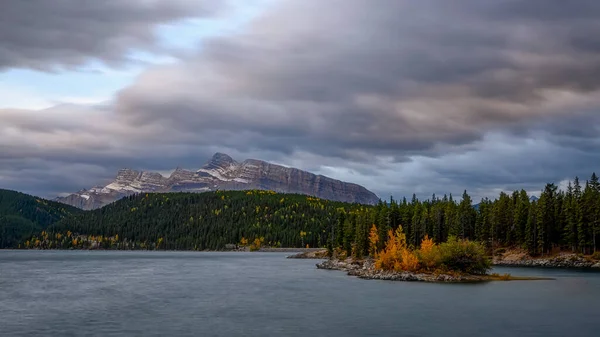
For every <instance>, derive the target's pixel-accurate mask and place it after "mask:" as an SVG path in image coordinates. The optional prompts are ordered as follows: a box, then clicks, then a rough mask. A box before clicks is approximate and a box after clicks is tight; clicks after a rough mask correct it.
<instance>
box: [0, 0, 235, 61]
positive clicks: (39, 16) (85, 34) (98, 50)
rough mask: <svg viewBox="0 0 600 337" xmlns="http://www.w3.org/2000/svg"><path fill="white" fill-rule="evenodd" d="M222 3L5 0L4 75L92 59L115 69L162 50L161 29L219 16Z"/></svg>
mask: <svg viewBox="0 0 600 337" xmlns="http://www.w3.org/2000/svg"><path fill="white" fill-rule="evenodd" d="M222 4H223V2H222V1H204V0H198V1H189V0H153V1H145V0H128V1H121V0H102V1H95V0H59V1H45V0H3V1H1V2H0V32H2V33H0V36H1V39H0V41H1V42H0V71H1V70H3V69H7V68H13V67H18V68H33V69H40V70H54V69H57V68H62V67H73V66H78V65H82V64H84V63H86V62H88V61H90V60H92V59H99V60H102V61H105V62H107V63H111V64H118V63H120V62H122V61H124V60H127V58H128V53H129V52H131V51H134V50H136V49H144V50H148V49H150V50H157V49H156V48H157V47H156V37H155V34H154V30H155V29H156V28H157V26H158V25H160V24H166V23H171V22H174V21H177V20H180V19H185V18H190V17H197V16H206V15H211V14H214V13H215V11H216V10H217V9H218V8H219V7H221V6H222Z"/></svg>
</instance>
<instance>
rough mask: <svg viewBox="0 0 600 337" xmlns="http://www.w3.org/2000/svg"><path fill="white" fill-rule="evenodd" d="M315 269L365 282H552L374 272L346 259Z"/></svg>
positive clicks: (369, 266)
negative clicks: (329, 271)
mask: <svg viewBox="0 0 600 337" xmlns="http://www.w3.org/2000/svg"><path fill="white" fill-rule="evenodd" d="M316 266H317V269H325V270H339V271H344V272H346V273H347V275H349V276H356V277H358V278H360V279H365V280H384V281H405V282H430V283H481V282H492V281H541V280H554V279H553V278H546V277H527V276H511V275H509V274H507V275H498V274H486V275H464V274H450V273H448V274H442V273H441V274H435V273H423V272H408V271H402V272H397V271H382V270H376V269H375V267H374V266H373V261H372V260H370V259H369V260H360V261H354V260H351V259H347V260H344V261H341V260H326V261H323V262H320V263H317V264H316Z"/></svg>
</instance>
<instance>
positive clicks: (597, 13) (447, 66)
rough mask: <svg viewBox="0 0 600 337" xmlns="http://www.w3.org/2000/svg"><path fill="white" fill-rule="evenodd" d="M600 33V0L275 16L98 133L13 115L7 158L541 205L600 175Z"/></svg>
mask: <svg viewBox="0 0 600 337" xmlns="http://www.w3.org/2000/svg"><path fill="white" fill-rule="evenodd" d="M598 19H600V8H599V6H598V5H597V4H596V2H595V1H581V2H565V1H554V0H551V1H543V2H542V1H537V0H534V1H513V0H501V1H479V0H466V1H455V0H450V1H446V0H444V1H442V0H424V1H418V2H417V1H397V0H379V1H377V5H376V6H375V5H374V4H373V2H372V1H367V0H330V1H300V0H295V1H294V0H290V1H285V2H276V3H275V4H274V5H273V7H272V8H269V10H268V11H267V12H265V13H264V15H262V16H261V17H259V18H257V19H256V20H254V21H253V22H251V24H250V25H249V26H248V27H246V29H244V30H243V31H242V32H240V33H239V34H236V35H229V36H221V37H217V38H213V39H212V40H208V41H204V43H203V46H202V49H201V50H199V51H198V52H197V53H196V54H195V55H191V56H189V57H187V58H184V59H182V60H180V62H178V63H176V64H171V65H164V66H160V67H154V68H152V69H149V70H147V71H146V72H144V73H143V74H142V75H141V76H140V77H139V78H138V80H137V81H136V82H135V83H134V84H133V85H131V86H130V87H128V88H125V89H124V90H122V91H121V92H120V93H119V94H118V95H117V97H116V98H115V102H114V105H112V106H111V107H110V109H108V111H107V110H94V111H92V112H88V115H89V116H92V117H93V118H91V119H86V120H77V119H73V118H70V117H71V116H74V115H75V114H76V113H78V112H76V111H69V110H68V109H70V108H68V107H57V108H55V110H53V111H52V112H51V113H50V114H48V115H51V116H53V117H51V118H50V117H47V120H46V123H43V124H41V123H38V122H37V120H36V118H39V116H40V115H39V113H40V112H30V115H28V114H23V113H21V112H15V111H7V110H5V111H0V116H2V118H3V121H4V120H6V121H8V122H7V123H9V124H10V125H11V126H12V127H8V128H5V129H4V133H3V129H2V126H0V147H2V146H3V145H4V146H7V144H13V147H12V148H11V150H7V151H2V152H3V153H2V154H0V160H5V163H8V162H9V161H10V162H11V163H12V164H5V165H8V167H10V165H17V164H15V163H19V164H18V165H21V166H22V167H24V168H26V167H30V166H28V165H29V164H31V163H29V162H23V161H22V159H23V157H30V158H41V159H43V161H44V162H43V163H42V164H40V165H45V166H48V167H49V168H52V167H54V166H55V165H58V163H63V164H64V165H80V166H77V167H88V168H89V169H88V171H89V174H88V173H86V177H88V176H89V177H92V176H97V177H98V180H101V179H100V177H102V179H105V178H108V173H106V174H104V173H102V174H100V173H99V172H98V171H97V168H98V167H101V168H106V169H107V171H110V170H112V169H113V168H114V169H116V168H118V167H123V166H129V167H135V168H138V169H153V170H166V169H169V168H173V167H175V166H176V165H181V166H184V167H189V168H194V167H198V166H200V165H201V164H202V162H203V161H204V160H206V159H207V158H208V157H209V155H210V154H211V153H212V152H215V151H223V152H228V153H230V154H232V155H233V156H234V157H236V158H239V159H244V158H248V157H253V158H261V159H266V160H272V161H275V162H278V163H282V164H286V165H291V166H296V167H300V168H304V169H309V170H311V171H314V172H317V173H323V174H327V175H331V176H334V177H337V178H340V179H347V180H351V181H355V182H357V183H361V184H364V185H365V186H366V187H368V188H371V189H373V190H375V191H376V192H377V193H379V194H380V195H382V196H386V195H389V194H391V193H394V194H396V195H410V194H412V193H413V192H416V193H418V194H419V195H420V196H428V195H430V194H431V193H434V192H435V193H438V194H440V193H444V192H452V193H454V194H459V193H461V192H462V190H463V189H464V188H467V189H469V190H471V191H473V194H474V195H475V197H476V198H479V197H481V196H493V195H495V194H496V193H497V191H499V190H503V189H508V190H510V189H516V188H522V187H523V188H526V189H528V190H532V191H535V190H539V189H540V188H541V187H542V186H541V185H543V184H544V183H545V182H549V181H559V180H562V179H564V178H567V177H571V176H573V175H581V176H587V175H588V174H589V173H590V172H591V171H592V170H594V169H595V166H596V163H598V162H599V161H598V159H600V158H598V156H597V155H596V152H597V151H596V149H597V145H598V141H599V139H600V137H599V130H600V129H599V127H600V119H599V118H598V117H597V116H598V110H599V109H600V95H599V94H600V92H599V90H600V87H599V85H600V76H598V75H600V48H599V47H600V44H599V40H598V38H597V37H596V36H594V34H590V32H594V31H598V30H600V20H598ZM0 48H1V47H0ZM73 109H79V108H73ZM36 116H37V117H36ZM15 129H17V130H20V132H15V131H14V130H15ZM28 136H29V137H28ZM42 138H43V139H44V140H45V142H46V143H47V144H46V145H45V147H44V148H43V150H42V149H40V147H39V146H38V145H39V144H38V142H39V139H42ZM65 139H68V141H65ZM6 148H7V147H5V149H6ZM20 160H21V161H20ZM27 163H29V164H27ZM84 165H89V166H84ZM21 166H19V167H21ZM92 168H93V169H92ZM9 171H10V170H9ZM2 174H3V173H1V172H0V176H2ZM40 174H41V175H42V176H43V173H40ZM4 175H5V176H6V175H7V173H4ZM11 179H13V181H17V180H14V179H17V178H14V176H13V178H11ZM73 179H75V178H73ZM86 179H88V178H86ZM75 180H77V179H75ZM82 180H84V179H83V178H82ZM92 184H93V183H91V184H87V185H85V186H81V187H89V185H92ZM32 188H33V187H32ZM57 189H58V186H55V185H53V186H48V187H46V189H45V191H55V190H57ZM48 193H49V192H48Z"/></svg>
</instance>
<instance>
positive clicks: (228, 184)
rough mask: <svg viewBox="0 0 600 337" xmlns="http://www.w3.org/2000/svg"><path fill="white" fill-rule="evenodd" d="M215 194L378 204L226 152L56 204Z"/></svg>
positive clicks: (348, 187) (351, 187)
mask: <svg viewBox="0 0 600 337" xmlns="http://www.w3.org/2000/svg"><path fill="white" fill-rule="evenodd" d="M215 190H271V191H275V192H278V193H297V194H305V195H311V196H315V197H318V198H322V199H327V200H333V201H341V202H350V203H361V204H375V203H377V202H378V201H379V198H378V197H377V195H375V194H374V193H373V192H371V191H369V190H367V189H366V188H364V187H362V186H360V185H356V184H352V183H347V182H343V181H339V180H335V179H332V178H328V177H325V176H322V175H315V174H312V173H309V172H306V171H302V170H299V169H295V168H288V167H284V166H280V165H275V164H270V163H267V162H265V161H262V160H256V159H247V160H245V161H243V162H241V163H239V162H236V161H235V160H233V158H231V157H230V156H228V155H226V154H224V153H216V154H215V155H214V156H213V157H212V158H211V159H210V160H209V161H208V162H207V163H206V164H205V165H204V166H202V168H200V169H199V170H197V171H195V172H194V171H188V170H184V169H181V168H177V169H176V170H175V171H174V172H173V173H172V174H171V175H170V176H169V177H164V176H163V175H161V174H160V173H156V172H145V171H134V170H130V169H122V170H120V171H119V172H118V174H117V177H116V179H115V180H114V181H113V182H111V183H110V184H108V185H106V186H96V187H92V188H90V189H89V190H85V189H84V190H81V191H79V192H77V193H73V194H71V195H69V196H66V197H61V198H57V199H56V201H59V202H62V203H65V204H68V205H72V206H75V207H79V208H83V209H95V208H99V207H102V206H104V205H107V204H109V203H111V202H114V201H116V200H118V199H121V198H123V197H125V196H128V195H132V194H136V193H148V192H206V191H215Z"/></svg>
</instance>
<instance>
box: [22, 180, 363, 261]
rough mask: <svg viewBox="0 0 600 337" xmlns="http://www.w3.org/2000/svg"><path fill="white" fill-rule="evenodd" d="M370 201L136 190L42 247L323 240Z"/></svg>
mask: <svg viewBox="0 0 600 337" xmlns="http://www.w3.org/2000/svg"><path fill="white" fill-rule="evenodd" d="M368 207H369V206H363V205H358V204H348V203H341V202H335V201H329V200H324V199H318V198H314V197H310V196H306V195H299V194H277V193H274V192H271V191H262V190H253V191H217V192H206V193H148V194H137V195H132V196H129V197H126V198H123V199H121V200H119V201H117V202H115V203H112V204H110V205H107V206H105V207H103V208H100V209H96V210H92V211H86V212H82V213H81V214H80V215H76V216H73V217H69V218H66V219H64V220H62V221H60V222H59V223H57V224H56V225H55V226H53V230H54V231H55V232H54V233H61V235H62V239H61V240H59V242H57V241H56V240H55V241H52V240H54V239H52V238H54V237H56V236H53V235H51V236H50V238H51V239H50V240H51V241H50V242H43V246H44V245H47V246H49V247H59V248H71V247H73V248H88V247H90V246H91V245H96V246H95V247H101V248H120V249H128V248H137V249H139V248H141V249H145V248H149V249H156V248H160V249H184V250H205V249H209V250H220V249H223V248H224V247H225V245H226V244H235V243H239V242H240V240H241V239H242V238H243V237H245V238H247V239H249V240H254V239H257V238H261V237H262V238H264V242H263V243H264V244H265V245H270V246H282V247H304V246H305V245H306V244H308V245H309V246H310V247H323V246H325V245H326V244H327V240H328V238H329V235H330V234H331V233H332V231H336V233H337V234H335V235H336V237H340V236H341V235H343V233H344V232H343V228H345V227H343V225H344V221H345V220H346V219H348V220H352V221H354V220H355V219H356V218H357V216H356V215H355V214H354V211H355V210H359V209H360V210H364V209H367V208H368ZM348 226H349V225H346V227H348ZM68 231H70V232H72V233H73V234H74V235H73V236H70V235H67V234H66V233H67V232H68ZM75 235H76V236H75ZM34 240H35V239H34ZM98 244H99V245H100V246H97V245H98Z"/></svg>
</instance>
